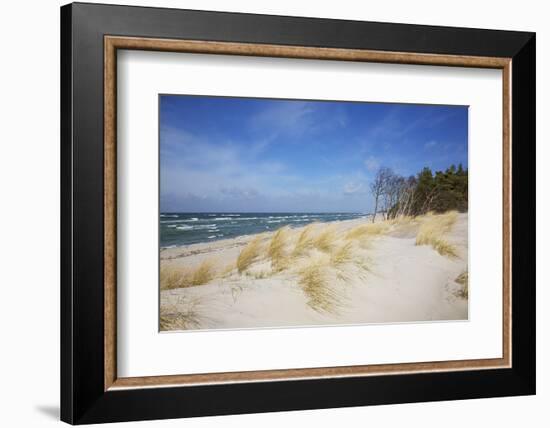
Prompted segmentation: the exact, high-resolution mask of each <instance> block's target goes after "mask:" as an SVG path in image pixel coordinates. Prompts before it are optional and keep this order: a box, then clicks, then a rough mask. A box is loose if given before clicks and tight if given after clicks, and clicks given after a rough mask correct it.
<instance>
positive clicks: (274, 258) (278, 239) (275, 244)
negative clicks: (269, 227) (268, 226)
mask: <svg viewBox="0 0 550 428" xmlns="http://www.w3.org/2000/svg"><path fill="white" fill-rule="evenodd" d="M289 230H290V228H289V227H288V226H285V227H282V228H280V229H279V230H277V232H275V234H274V235H273V237H272V238H271V242H270V243H269V248H268V251H267V255H268V256H269V258H270V259H271V266H272V268H273V270H274V271H276V272H279V271H281V270H283V269H285V267H286V264H287V261H288V256H287V252H286V247H287V244H288V240H289Z"/></svg>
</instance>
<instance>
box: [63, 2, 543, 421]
mask: <svg viewBox="0 0 550 428" xmlns="http://www.w3.org/2000/svg"><path fill="white" fill-rule="evenodd" d="M118 50H142V51H157V52H158V51H160V52H181V53H198V54H207V55H220V54H223V55H235V56H256V57H276V58H295V59H315V60H335V61H350V62H369V63H390V64H414V65H420V66H422V65H426V66H428V65H438V66H450V67H452V66H458V67H472V68H491V69H499V70H502V76H503V78H502V82H503V88H502V94H503V110H502V111H503V114H502V124H503V138H502V141H503V160H502V164H503V189H502V191H503V234H502V236H503V253H502V260H503V287H502V293H503V294H502V295H503V307H502V313H503V317H502V318H503V322H502V340H503V342H502V343H503V351H502V357H501V358H498V359H476V360H460V359H459V360H454V361H424V362H413V363H400V364H380V365H359V366H357V365H354V366H338V367H336V366H335V367H308V368H297V369H282V370H281V369H277V370H259V371H258V370H255V371H240V372H226V373H200V374H186V375H178V374H174V375H173V376H165V375H163V376H145V377H119V376H117V360H116V353H117V293H116V275H117V273H116V272H117V242H116V241H117V234H116V233H117V229H116V225H117V222H116V220H117V211H116V207H117V199H116V194H117V168H116V165H117V163H116V162H117V152H116V133H117V126H118V124H117V111H116V110H117V104H116V103H117V80H116V77H117V57H116V54H117V51H118ZM151 78H153V77H151ZM535 98H536V88H535V34H534V33H527V32H512V31H497V30H481V29H465V28H449V27H434V26H420V25H409V24H390V23H374V22H356V21H340V20H328V19H313V18H297V17H283V16H266V15H250V14H237V13H221V12H206V11H192V10H178V9H160V8H143V7H128V6H112V5H111V6H108V5H93V4H84V3H73V4H69V5H66V6H63V7H62V8H61V419H62V420H63V421H65V422H68V423H71V424H86V423H99V422H118V421H131V420H146V419H165V418H179V417H192V416H206V415H223V414H238V413H256V412H270V411H283V410H300V409H316V408H328V407H347V406H364V405H374V404H392V403H405V402H419V401H439V400H454V399H467V398H482V397H498V396H513V395H530V394H534V393H535V257H534V256H535V238H536V232H535Z"/></svg>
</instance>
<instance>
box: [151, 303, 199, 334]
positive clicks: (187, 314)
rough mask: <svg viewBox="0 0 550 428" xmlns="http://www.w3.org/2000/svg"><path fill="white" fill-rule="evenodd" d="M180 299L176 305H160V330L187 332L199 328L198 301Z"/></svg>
mask: <svg viewBox="0 0 550 428" xmlns="http://www.w3.org/2000/svg"><path fill="white" fill-rule="evenodd" d="M186 300H189V299H185V298H180V299H179V300H178V303H177V304H171V305H161V307H160V320H159V321H160V330H161V331H169V330H189V329H193V328H199V327H200V321H201V317H200V315H199V311H198V309H197V306H198V303H199V300H198V299H193V300H189V301H186Z"/></svg>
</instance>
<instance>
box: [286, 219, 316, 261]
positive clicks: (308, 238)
mask: <svg viewBox="0 0 550 428" xmlns="http://www.w3.org/2000/svg"><path fill="white" fill-rule="evenodd" d="M316 225H317V223H311V224H308V225H307V226H306V227H304V228H303V230H302V232H301V233H300V235H299V236H298V240H297V241H296V245H295V246H294V250H293V251H292V256H293V257H299V256H301V255H303V254H304V252H305V251H307V250H308V249H310V248H311V247H312V246H313V229H314V228H315V227H316Z"/></svg>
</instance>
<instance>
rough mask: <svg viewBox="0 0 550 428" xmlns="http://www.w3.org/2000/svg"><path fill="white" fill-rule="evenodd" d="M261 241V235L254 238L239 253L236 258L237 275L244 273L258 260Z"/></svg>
mask: <svg viewBox="0 0 550 428" xmlns="http://www.w3.org/2000/svg"><path fill="white" fill-rule="evenodd" d="M262 239H263V237H262V236H261V235H260V236H257V237H255V238H254V239H252V240H251V241H250V242H249V243H248V244H247V246H246V247H245V248H244V249H243V250H242V251H241V252H240V254H239V257H238V258H237V270H238V271H239V273H243V272H244V271H246V270H247V269H248V268H249V267H250V265H251V264H252V263H254V262H255V261H256V260H257V259H258V257H259V255H260V251H261V244H262Z"/></svg>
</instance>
